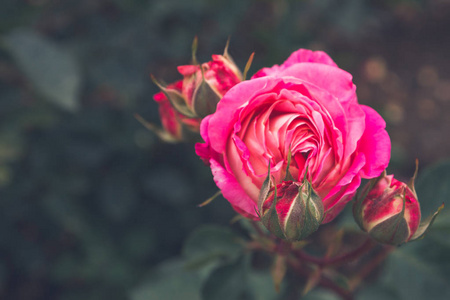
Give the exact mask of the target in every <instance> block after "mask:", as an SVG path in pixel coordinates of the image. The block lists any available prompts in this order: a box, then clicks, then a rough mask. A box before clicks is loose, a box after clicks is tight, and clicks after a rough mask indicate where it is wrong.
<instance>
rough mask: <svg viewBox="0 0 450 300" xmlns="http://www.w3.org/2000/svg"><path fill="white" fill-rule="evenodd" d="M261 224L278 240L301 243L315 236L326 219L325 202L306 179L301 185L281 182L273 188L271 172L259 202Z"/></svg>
mask: <svg viewBox="0 0 450 300" xmlns="http://www.w3.org/2000/svg"><path fill="white" fill-rule="evenodd" d="M258 209H259V211H258V215H259V217H260V220H261V222H262V224H263V225H264V226H265V227H266V228H267V230H269V231H270V232H271V233H272V234H274V235H275V236H277V237H279V238H281V239H285V240H288V241H299V240H302V239H305V238H306V237H308V236H309V235H310V234H311V233H313V232H315V231H316V230H317V229H318V228H319V226H320V224H321V223H322V220H323V217H324V207H323V204H322V199H321V198H320V197H319V196H318V195H317V194H316V193H315V192H314V190H313V188H312V185H311V183H310V182H309V181H308V180H306V174H305V178H304V180H303V182H302V183H300V182H295V181H292V180H286V181H282V182H281V183H280V184H278V185H275V186H273V184H272V181H271V178H270V168H269V172H268V175H267V178H266V180H265V181H264V184H263V186H262V189H261V191H260V194H259V200H258Z"/></svg>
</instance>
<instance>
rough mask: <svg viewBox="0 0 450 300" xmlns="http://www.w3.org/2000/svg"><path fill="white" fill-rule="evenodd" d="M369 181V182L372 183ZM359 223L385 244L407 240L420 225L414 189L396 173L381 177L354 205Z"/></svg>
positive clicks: (418, 207) (418, 208)
mask: <svg viewBox="0 0 450 300" xmlns="http://www.w3.org/2000/svg"><path fill="white" fill-rule="evenodd" d="M369 184H370V183H369ZM353 213H354V217H355V220H356V222H357V223H358V224H359V226H360V227H361V228H362V229H363V230H364V231H366V232H368V233H369V234H370V235H371V236H372V237H373V238H374V239H375V240H377V241H378V242H380V243H383V244H390V245H400V244H403V243H406V242H408V241H409V240H410V239H411V238H412V237H413V235H414V233H415V232H416V230H417V229H418V228H419V223H420V206H419V202H418V200H417V195H416V193H415V191H414V189H411V188H409V187H408V185H407V184H406V183H403V182H401V181H398V180H396V179H395V178H394V175H389V176H382V177H381V178H379V179H378V181H377V183H376V184H375V185H374V186H373V187H372V189H370V191H369V192H368V194H367V196H366V197H365V198H364V199H363V200H362V201H361V203H356V204H355V206H354V207H353Z"/></svg>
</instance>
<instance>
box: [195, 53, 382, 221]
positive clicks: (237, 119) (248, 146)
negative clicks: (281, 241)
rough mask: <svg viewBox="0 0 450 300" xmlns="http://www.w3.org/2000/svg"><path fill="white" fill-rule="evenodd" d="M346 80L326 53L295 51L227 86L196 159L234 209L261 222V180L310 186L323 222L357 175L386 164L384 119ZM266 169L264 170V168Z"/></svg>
mask: <svg viewBox="0 0 450 300" xmlns="http://www.w3.org/2000/svg"><path fill="white" fill-rule="evenodd" d="M355 90H356V87H355V85H354V84H353V82H352V76H351V75H350V74H349V73H347V72H346V71H344V70H342V69H340V68H338V67H337V65H336V64H335V63H334V62H333V60H332V59H331V58H330V57H329V56H328V55H327V54H325V53H324V52H321V51H316V52H314V51H310V50H305V49H300V50H298V51H295V52H294V53H292V54H291V56H290V57H289V58H288V59H287V60H286V61H285V62H284V63H283V64H281V65H279V66H278V65H276V66H273V67H272V68H265V69H262V70H261V71H259V72H257V74H256V75H255V76H254V77H253V78H252V79H250V80H246V81H243V82H241V83H239V84H237V85H235V86H234V87H232V88H231V89H230V90H229V91H228V92H227V93H226V94H225V95H224V97H223V98H222V100H220V102H219V104H218V105H217V110H216V112H215V113H213V114H211V115H209V116H207V117H206V118H204V119H203V121H202V123H201V126H200V133H201V135H202V137H203V140H204V143H203V144H197V145H196V151H197V154H198V155H199V156H200V157H201V158H202V159H203V160H204V161H206V162H207V164H208V165H209V166H210V168H211V171H212V174H213V176H214V181H215V182H216V184H217V186H218V187H219V188H220V189H221V191H222V195H223V196H224V198H225V199H227V200H228V201H229V202H230V204H231V205H232V207H233V208H234V209H235V210H236V211H237V212H238V213H240V214H242V215H243V216H245V217H248V218H251V219H254V220H259V219H260V217H259V216H258V214H257V213H256V212H257V211H258V209H257V206H258V205H257V203H258V197H259V195H260V191H261V189H262V187H263V183H264V181H265V179H266V178H267V177H268V176H270V178H272V181H273V186H278V185H279V184H282V181H283V180H284V178H285V177H286V173H287V172H289V173H290V174H291V175H292V178H290V179H289V180H292V181H293V182H300V183H303V176H304V174H305V172H306V170H307V169H308V182H309V183H310V185H311V187H312V190H313V191H314V192H315V194H317V195H318V197H319V198H320V199H321V201H322V204H323V208H324V218H323V220H322V223H326V222H329V221H331V220H332V219H333V218H335V217H336V216H337V215H338V214H339V212H340V211H341V210H342V209H343V208H344V206H345V205H346V204H347V203H348V202H349V201H350V200H351V199H352V197H353V196H354V195H355V193H356V190H357V188H358V187H359V186H360V184H361V178H368V179H370V178H375V177H378V176H379V175H380V174H381V172H383V170H384V169H385V168H386V167H387V165H388V163H389V159H390V149H391V143H390V139H389V136H388V134H387V132H386V130H385V125H386V124H385V122H384V120H383V119H382V118H381V116H380V115H379V114H378V113H377V112H375V111H374V110H373V109H372V108H370V107H367V106H364V105H360V104H359V103H358V101H357V98H356V93H355ZM269 165H270V166H271V168H270V171H268V166H269Z"/></svg>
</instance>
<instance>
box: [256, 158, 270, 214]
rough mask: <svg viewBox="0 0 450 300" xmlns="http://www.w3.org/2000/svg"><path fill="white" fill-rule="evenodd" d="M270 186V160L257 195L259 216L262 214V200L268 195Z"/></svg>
mask: <svg viewBox="0 0 450 300" xmlns="http://www.w3.org/2000/svg"><path fill="white" fill-rule="evenodd" d="M271 186H272V182H271V180H270V162H269V168H268V170H267V176H266V179H264V182H263V184H262V187H261V189H260V190H259V196H258V212H259V214H258V215H259V216H261V215H262V214H263V206H264V202H265V201H266V199H267V196H268V195H269V191H270V188H271Z"/></svg>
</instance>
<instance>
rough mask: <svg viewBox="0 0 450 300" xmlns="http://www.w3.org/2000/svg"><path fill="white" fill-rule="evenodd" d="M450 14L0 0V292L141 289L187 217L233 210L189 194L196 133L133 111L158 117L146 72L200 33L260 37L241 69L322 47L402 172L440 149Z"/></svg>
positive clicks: (426, 4) (252, 4)
mask: <svg viewBox="0 0 450 300" xmlns="http://www.w3.org/2000/svg"><path fill="white" fill-rule="evenodd" d="M449 29H450V2H449V1H445V0H434V1H433V0H430V1H425V0H423V1H421V0H396V1H392V0H381V1H375V0H373V1H360V0H326V1H313V0H309V1H308V0H305V1H300V0H297V1H295V0H280V1H270V0H229V1H219V0H210V1H207V0H193V1H185V0H2V1H1V4H0V116H1V118H0V124H1V127H0V298H1V299H27V300H28V299H33V300H38V299H128V298H129V297H131V296H130V295H132V296H133V297H134V298H135V299H140V298H139V295H142V294H139V293H140V291H141V289H142V288H141V284H142V282H144V281H145V280H147V282H149V283H148V285H149V286H150V287H152V286H157V287H159V289H160V290H161V289H163V288H161V286H162V287H164V285H163V284H160V283H158V281H157V279H155V278H154V277H152V276H150V275H149V274H151V271H152V270H154V267H155V266H156V265H159V264H160V263H161V262H162V261H164V260H166V259H168V258H170V257H174V256H176V255H179V254H180V251H181V250H180V249H181V246H182V244H183V242H184V240H185V239H186V237H187V236H188V234H189V233H190V232H192V231H193V230H194V229H195V228H197V227H199V226H200V225H202V224H205V223H213V224H218V225H225V226H228V224H229V220H230V219H231V218H232V217H233V216H234V213H233V211H232V209H231V208H230V207H229V205H228V204H227V203H226V201H224V200H221V201H215V202H214V203H213V204H211V205H208V206H207V207H204V208H197V207H196V205H197V204H198V203H200V202H202V201H204V200H205V199H206V198H208V197H210V196H211V195H213V194H214V193H215V192H216V188H215V185H214V183H213V181H212V178H211V175H210V171H209V170H208V168H206V167H205V166H204V165H203V164H202V163H201V161H200V160H199V159H198V158H197V157H196V156H195V154H194V150H193V145H192V144H183V145H170V144H164V143H162V142H160V141H159V140H157V138H156V137H155V136H154V135H153V134H152V133H151V132H148V131H147V130H146V129H145V128H143V126H142V125H141V124H139V123H138V122H137V121H136V120H135V119H134V117H133V115H134V113H139V114H141V115H142V116H143V117H144V118H146V119H147V120H149V121H150V122H153V123H158V122H159V120H158V112H157V105H156V104H155V103H154V102H153V100H152V95H153V94H154V93H156V92H157V88H156V86H154V85H153V84H152V83H151V81H150V80H149V74H150V73H152V74H154V75H155V76H156V77H157V78H162V79H164V80H165V81H167V82H171V81H174V80H176V79H178V78H180V77H179V75H178V74H177V72H176V66H177V65H182V64H187V63H189V59H190V45H191V42H192V39H193V38H194V36H195V35H198V37H199V50H198V56H199V58H200V60H202V61H207V60H209V57H210V55H211V54H213V53H221V52H222V51H223V48H224V46H225V43H226V40H227V39H228V37H231V46H230V53H231V55H232V56H233V57H234V59H235V60H236V62H237V63H238V65H239V66H241V68H243V66H244V64H245V62H246V60H247V58H248V56H249V55H250V54H251V53H252V52H253V51H255V52H256V56H255V60H254V65H253V66H252V69H251V70H250V72H251V73H253V72H255V71H256V70H258V69H259V68H260V67H262V66H271V65H272V64H275V63H281V62H282V61H284V59H286V58H287V56H288V55H289V54H290V53H291V52H292V51H294V50H296V49H298V48H300V47H304V48H311V49H321V50H325V51H327V52H328V53H329V54H330V55H331V56H332V57H333V58H334V59H335V61H336V62H337V63H338V64H339V66H340V67H342V68H343V69H345V70H348V71H350V72H351V73H352V74H353V75H354V81H355V83H356V85H357V87H358V91H357V92H358V96H359V99H360V102H361V103H363V104H368V105H371V106H373V107H374V108H376V109H377V110H378V111H379V112H380V113H381V114H382V115H383V116H384V117H385V119H386V120H387V122H388V131H389V133H390V135H391V138H392V143H393V152H392V162H391V165H390V172H391V173H392V172H394V173H395V174H396V175H399V176H400V177H404V178H405V177H409V176H410V175H411V174H412V172H413V167H414V166H413V161H414V159H415V158H416V157H417V158H419V160H420V161H421V167H426V166H428V165H431V164H435V163H437V162H438V161H440V160H443V159H445V158H448V157H449V153H450V138H449V131H450V117H449V115H450V56H449V55H448V54H449V53H450V34H449ZM438 178H439V177H438ZM443 178H445V180H447V181H448V180H450V179H449V178H450V177H448V176H447V177H445V176H444V177H443ZM446 195H448V194H446ZM423 197H424V198H425V196H423ZM443 226H444V227H445V226H447V227H448V222H447V223H445V222H444V223H443ZM436 234H438V233H436ZM447 246H448V241H447ZM416 248H417V247H416ZM419 248H420V247H419ZM419 250H420V249H419ZM399 255H401V254H399ZM434 258H436V257H434ZM440 259H441V258H440ZM397 261H398V260H397ZM447 261H448V257H447ZM169 267H170V268H172V269H174V268H175V269H176V268H177V266H176V265H173V266H169ZM395 270H404V269H401V268H400V269H396V268H391V271H392V272H391V273H389V274H390V275H389V276H391V277H392V276H393V277H394V278H395V277H398V276H402V275H403V274H398V272H397V273H396V272H394V271H395ZM152 272H153V271H152ZM447 272H448V271H447ZM180 276H184V275H180ZM255 276H256V275H255ZM180 278H181V277H180ZM186 278H189V279H179V280H182V281H183V282H185V281H186V280H188V282H191V283H192V284H191V286H193V285H195V284H196V280H197V279H196V278H191V277H190V276H187V277H186ZM253 278H259V279H261V278H260V277H258V276H256V277H253ZM262 280H264V278H263V279H262ZM260 282H264V281H260ZM266 282H267V281H266ZM444 283H445V281H444ZM152 284H153V285H152ZM404 284H405V285H408V283H407V282H406V283H404ZM263 285H264V284H263ZM432 286H433V287H436V286H437V287H440V286H441V285H439V284H438V285H432ZM169 287H170V284H169ZM165 289H166V290H167V288H165ZM408 291H409V292H410V290H407V292H408ZM175 292H176V291H175ZM152 293H155V291H154V290H152ZM186 293H189V291H186ZM193 293H194V292H193ZM319 294H320V291H319ZM143 295H145V293H144V294H143ZM183 295H187V294H183ZM147 297H150V296H148V295H147ZM173 297H178V298H173V299H183V297H185V296H173ZM372 297H373V296H372ZM405 297H408V295H405ZM325 298H326V297H325ZM325 298H324V299H325ZM142 299H144V298H142ZM148 299H153V298H151V297H150V298H148ZM155 299H158V298H155ZM159 299H163V298H159ZM167 299H169V298H167ZM185 299H187V298H185ZM192 299H196V298H195V297H194V296H193V298H192ZM311 299H313V298H311ZM317 299H322V298H320V297H319V298H317ZM326 299H333V298H329V297H328V298H326ZM405 299H414V298H405ZM417 299H419V298H417ZM420 299H422V298H420ZM433 299H434V298H433Z"/></svg>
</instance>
